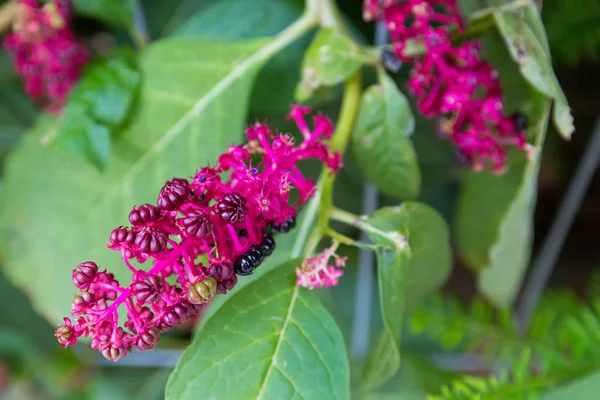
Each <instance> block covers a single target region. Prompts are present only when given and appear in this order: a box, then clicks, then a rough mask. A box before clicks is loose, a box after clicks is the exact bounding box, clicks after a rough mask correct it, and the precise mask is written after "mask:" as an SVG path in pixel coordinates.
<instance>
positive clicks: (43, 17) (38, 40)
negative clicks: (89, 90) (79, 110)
mask: <svg viewBox="0 0 600 400" xmlns="http://www.w3.org/2000/svg"><path fill="white" fill-rule="evenodd" d="M71 13H72V10H71V4H70V2H69V1H68V0H55V1H52V2H49V3H46V4H43V5H42V4H41V2H39V1H37V0H19V4H18V8H17V12H16V16H15V20H14V24H13V32H12V33H10V34H8V35H7V36H6V38H5V39H4V47H5V48H6V49H7V50H8V51H9V53H10V54H11V55H12V57H13V61H14V64H15V68H16V70H17V73H18V74H19V75H20V76H21V77H22V79H23V83H24V86H25V90H26V91H27V93H28V94H29V96H30V97H31V98H32V99H33V100H38V101H41V102H42V103H43V104H44V105H45V107H46V110H47V111H49V112H53V113H57V112H59V111H60V110H61V108H62V106H63V105H64V103H65V101H66V98H67V96H68V94H69V92H70V91H71V89H72V87H73V86H74V85H75V84H76V83H77V81H78V80H79V78H80V76H81V72H82V69H83V67H84V66H85V65H86V64H87V63H88V61H89V59H90V55H89V53H88V51H87V49H86V47H85V46H84V45H83V43H81V42H80V41H78V40H77V39H76V38H75V36H74V34H73V30H72V27H71V24H70V20H71Z"/></svg>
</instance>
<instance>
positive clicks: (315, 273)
mask: <svg viewBox="0 0 600 400" xmlns="http://www.w3.org/2000/svg"><path fill="white" fill-rule="evenodd" d="M338 246H339V243H338V242H336V241H334V242H333V243H332V245H331V247H329V248H326V249H325V250H323V251H322V252H321V253H319V254H317V255H316V256H315V257H311V258H308V259H306V260H305V261H304V262H303V263H302V265H301V266H300V267H299V268H296V276H297V277H298V279H297V280H296V285H298V286H304V287H306V288H309V289H318V288H329V287H331V286H337V285H338V280H339V278H340V277H341V276H342V275H344V271H343V270H342V269H340V268H342V267H345V266H346V257H340V256H339V255H337V254H336V253H335V251H336V250H337V248H338ZM331 258H333V261H334V263H333V264H329V260H330V259H331Z"/></svg>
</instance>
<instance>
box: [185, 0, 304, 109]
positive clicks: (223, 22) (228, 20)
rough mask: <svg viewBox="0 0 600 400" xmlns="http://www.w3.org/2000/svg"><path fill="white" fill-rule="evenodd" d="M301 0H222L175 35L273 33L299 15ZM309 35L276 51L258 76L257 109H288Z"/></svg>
mask: <svg viewBox="0 0 600 400" xmlns="http://www.w3.org/2000/svg"><path fill="white" fill-rule="evenodd" d="M303 10H304V2H303V1H300V0H254V1H253V2H252V5H249V3H248V1H247V0H222V1H218V2H216V3H214V4H213V5H211V6H210V7H208V8H206V9H203V10H201V11H200V12H198V13H196V14H194V15H192V16H191V17H190V18H189V19H188V20H187V21H186V22H185V23H184V24H183V25H182V26H181V27H179V29H177V30H176V31H175V32H174V33H173V34H174V35H175V36H183V37H197V38H213V39H219V40H240V39H254V38H265V37H269V36H273V35H275V34H277V33H279V32H280V31H281V30H283V29H284V28H286V27H287V26H288V25H290V24H291V23H292V22H294V21H295V20H297V19H298V18H300V16H301V15H302V11H303ZM308 44H309V37H308V36H305V37H304V38H302V39H301V40H299V41H297V42H295V43H294V44H293V45H291V46H290V47H288V48H287V49H285V50H284V51H282V52H281V53H279V54H277V55H276V56H275V57H273V59H272V60H271V61H270V62H269V63H268V64H267V65H266V66H265V68H264V69H263V70H262V71H261V73H260V74H259V75H258V77H257V78H256V85H255V86H254V89H253V92H252V100H251V104H252V106H251V108H252V110H253V111H255V112H266V113H276V112H285V113H287V112H288V111H289V104H290V103H291V102H292V99H293V95H294V89H295V86H296V84H297V82H298V79H299V76H300V64H301V62H302V56H303V54H304V51H305V49H306V48H307V47H308Z"/></svg>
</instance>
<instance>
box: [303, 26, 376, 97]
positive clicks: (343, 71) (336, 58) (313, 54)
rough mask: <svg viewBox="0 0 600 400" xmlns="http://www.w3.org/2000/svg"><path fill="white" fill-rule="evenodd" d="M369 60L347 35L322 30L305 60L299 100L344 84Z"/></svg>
mask: <svg viewBox="0 0 600 400" xmlns="http://www.w3.org/2000/svg"><path fill="white" fill-rule="evenodd" d="M366 58H367V54H366V53H365V51H364V50H363V49H362V48H361V47H359V46H358V45H357V44H356V43H354V41H353V40H352V38H350V37H349V36H348V35H347V34H346V33H344V32H341V31H339V30H338V29H335V28H323V29H321V30H320V31H319V32H318V33H317V35H316V37H315V38H314V39H313V42H312V43H311V44H310V47H309V48H308V50H307V51H306V54H305V56H304V60H303V61H302V79H301V81H300V83H299V84H298V87H297V89H296V99H297V100H298V101H305V100H307V99H309V98H310V97H311V96H312V95H313V93H314V92H315V90H317V89H319V88H321V87H324V86H325V87H326V86H335V85H337V84H339V83H341V82H343V81H344V80H345V79H347V78H348V77H350V76H351V75H352V74H354V73H355V72H356V71H358V70H359V69H360V68H361V67H362V65H363V63H364V62H365V60H366Z"/></svg>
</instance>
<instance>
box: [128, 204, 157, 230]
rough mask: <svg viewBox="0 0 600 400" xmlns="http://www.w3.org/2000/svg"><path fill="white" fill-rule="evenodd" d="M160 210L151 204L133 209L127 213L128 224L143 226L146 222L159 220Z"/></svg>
mask: <svg viewBox="0 0 600 400" xmlns="http://www.w3.org/2000/svg"><path fill="white" fill-rule="evenodd" d="M160 217H161V215H160V210H159V209H158V207H156V206H153V205H152V204H142V205H141V206H138V207H133V210H131V212H130V213H129V222H131V225H143V224H147V223H148V222H154V221H157V220H158V219H160Z"/></svg>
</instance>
